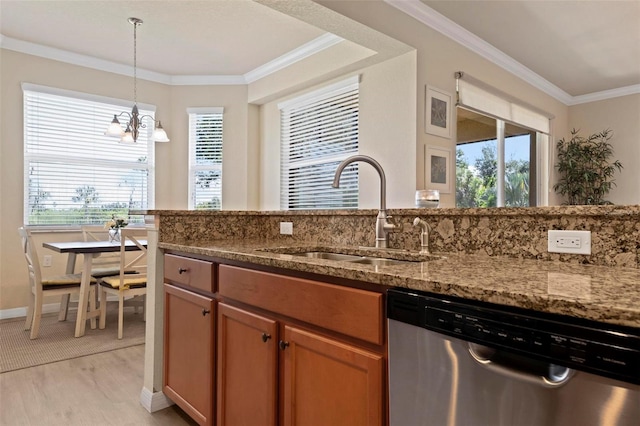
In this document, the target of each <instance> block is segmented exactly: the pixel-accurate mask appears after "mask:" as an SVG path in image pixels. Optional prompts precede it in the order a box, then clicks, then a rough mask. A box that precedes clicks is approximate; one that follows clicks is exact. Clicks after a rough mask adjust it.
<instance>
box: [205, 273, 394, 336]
mask: <svg viewBox="0 0 640 426" xmlns="http://www.w3.org/2000/svg"><path fill="white" fill-rule="evenodd" d="M218 274H219V291H220V295H221V296H223V297H228V298H230V299H234V300H237V301H239V302H243V303H247V304H249V305H253V306H257V307H260V308H263V309H266V310H268V311H271V312H275V313H279V314H282V315H286V316H288V317H291V318H295V319H298V320H301V321H305V322H307V323H310V324H314V325H317V326H319V327H323V328H326V329H329V330H333V331H336V332H338V333H342V334H344V335H347V336H351V337H355V338H358V339H362V340H364V341H367V342H371V343H374V344H377V345H381V344H382V343H383V330H384V313H383V298H382V294H380V293H374V292H371V291H365V290H359V289H354V288H350V287H345V286H339V285H334V284H326V283H321V282H318V281H311V280H305V279H301V278H293V277H287V276H283V275H277V274H271V273H268V272H260V271H253V270H250V269H244V268H238V267H235V266H228V265H220V267H219V269H218Z"/></svg>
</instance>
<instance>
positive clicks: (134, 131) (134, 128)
mask: <svg viewBox="0 0 640 426" xmlns="http://www.w3.org/2000/svg"><path fill="white" fill-rule="evenodd" d="M129 23H130V24H131V25H133V108H132V109H131V112H126V111H123V112H121V113H120V114H114V115H113V120H111V124H110V125H109V127H108V128H107V131H106V132H105V135H108V136H116V137H119V138H120V143H126V144H133V143H136V141H137V140H138V133H139V131H140V129H145V128H146V127H147V125H146V124H145V123H143V122H142V120H143V119H144V118H150V119H151V120H153V123H154V125H155V128H154V130H153V140H154V141H156V142H169V138H168V137H167V132H165V131H164V129H163V128H162V123H161V122H160V121H155V120H154V118H153V117H151V116H150V115H146V114H145V115H140V114H139V113H138V86H137V81H138V75H137V42H138V40H137V29H138V25H141V24H142V19H138V18H129ZM122 116H127V117H129V121H128V122H127V128H126V130H123V129H122V125H121V124H120V120H118V117H122Z"/></svg>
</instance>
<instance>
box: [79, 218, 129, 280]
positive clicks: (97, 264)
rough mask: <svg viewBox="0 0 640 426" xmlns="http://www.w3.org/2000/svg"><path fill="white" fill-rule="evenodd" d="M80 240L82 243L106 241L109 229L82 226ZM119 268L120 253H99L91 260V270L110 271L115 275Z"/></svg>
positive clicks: (98, 226)
mask: <svg viewBox="0 0 640 426" xmlns="http://www.w3.org/2000/svg"><path fill="white" fill-rule="evenodd" d="M82 239H83V240H84V241H107V240H108V239H109V229H107V228H105V227H104V226H100V225H83V226H82ZM119 268H120V253H118V252H115V253H101V254H100V256H96V257H94V258H93V259H91V269H96V270H109V269H112V270H113V271H114V272H112V273H113V274H115V273H117V272H115V271H117V270H118V269H119Z"/></svg>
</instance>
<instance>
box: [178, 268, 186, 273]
mask: <svg viewBox="0 0 640 426" xmlns="http://www.w3.org/2000/svg"><path fill="white" fill-rule="evenodd" d="M188 270H189V269H187V268H178V274H180V275H182V274H183V273H184V272H187V271H188Z"/></svg>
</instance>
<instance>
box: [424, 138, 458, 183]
mask: <svg viewBox="0 0 640 426" xmlns="http://www.w3.org/2000/svg"><path fill="white" fill-rule="evenodd" d="M424 170H425V174H426V176H425V184H426V187H427V188H429V189H437V190H438V191H440V193H441V194H449V193H450V192H451V177H450V176H451V150H449V149H446V148H434V147H426V149H425V167H424Z"/></svg>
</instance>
